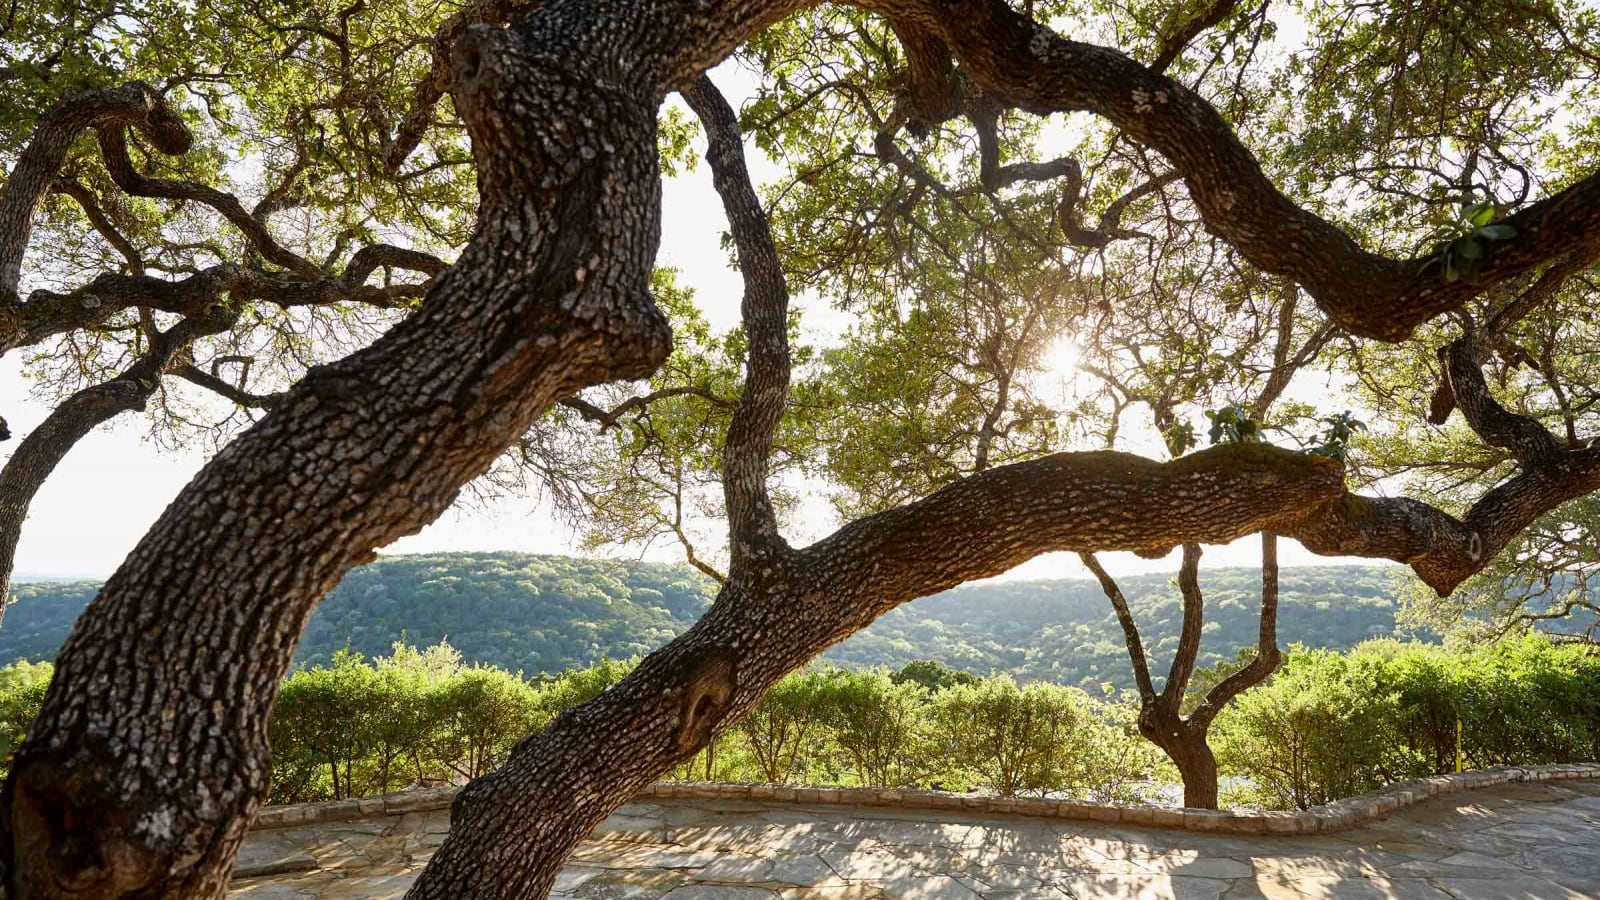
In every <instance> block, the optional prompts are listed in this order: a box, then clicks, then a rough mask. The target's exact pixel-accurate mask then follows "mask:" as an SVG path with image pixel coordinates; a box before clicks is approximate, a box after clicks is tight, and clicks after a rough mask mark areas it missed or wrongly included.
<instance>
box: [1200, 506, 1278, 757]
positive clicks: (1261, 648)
mask: <svg viewBox="0 0 1600 900" xmlns="http://www.w3.org/2000/svg"><path fill="white" fill-rule="evenodd" d="M1281 660H1282V654H1281V653H1280V652H1279V650H1278V536H1277V535H1275V534H1273V533H1272V532H1270V531H1264V532H1262V533H1261V630H1260V632H1259V634H1258V636H1257V639H1256V656H1255V659H1252V660H1250V662H1249V664H1248V665H1246V666H1245V667H1244V668H1242V669H1240V670H1238V671H1237V672H1234V673H1233V674H1231V675H1229V676H1228V677H1227V678H1224V679H1222V680H1221V681H1219V682H1217V683H1216V684H1215V685H1213V686H1212V687H1211V690H1210V691H1208V692H1207V693H1206V697H1205V699H1204V700H1203V701H1201V703H1200V705H1199V706H1198V707H1196V708H1195V710H1194V712H1193V713H1192V714H1190V716H1189V721H1190V722H1192V723H1194V724H1195V725H1196V726H1197V727H1199V728H1201V729H1205V728H1207V727H1209V726H1210V724H1211V720H1212V719H1215V718H1216V717H1217V713H1219V712H1221V711H1222V710H1223V708H1224V707H1226V706H1227V705H1228V703H1229V702H1230V701H1232V700H1233V698H1234V697H1237V696H1239V694H1241V693H1243V692H1244V691H1246V690H1248V689H1249V688H1252V687H1255V686H1256V685H1258V684H1260V683H1261V682H1263V681H1266V680H1267V676H1268V675H1271V674H1272V673H1273V672H1275V671H1277V669H1278V663H1279V662H1280V661H1281Z"/></svg>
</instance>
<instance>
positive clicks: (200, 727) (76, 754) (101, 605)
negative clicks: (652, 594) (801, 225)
mask: <svg viewBox="0 0 1600 900" xmlns="http://www.w3.org/2000/svg"><path fill="white" fill-rule="evenodd" d="M564 9H565V10H566V13H567V16H566V18H565V19H563V18H562V17H561V16H560V15H551V16H549V17H547V18H548V19H549V20H550V21H547V22H546V25H547V27H548V28H550V29H552V30H556V31H562V30H563V29H564V34H565V37H563V36H562V35H559V34H557V35H545V36H543V38H544V40H546V41H549V43H547V44H544V46H574V45H576V46H584V44H583V40H582V39H581V38H574V37H573V35H577V34H584V33H586V31H585V28H584V27H582V26H591V27H590V28H589V29H588V32H592V25H593V22H592V21H591V18H590V16H591V15H592V11H590V10H586V9H582V8H578V9H574V8H572V7H571V6H568V7H564ZM575 20H580V21H575ZM575 41H576V44H574V42H575ZM610 49H614V48H608V47H606V46H599V45H596V46H591V47H590V48H589V49H588V50H587V51H584V50H579V51H574V52H571V53H565V54H561V55H557V56H542V57H539V58H535V57H534V56H533V55H532V54H529V53H528V52H526V50H525V49H524V48H523V46H521V42H520V40H519V38H518V36H517V35H516V34H515V33H513V32H509V31H499V30H491V29H478V30H474V31H473V32H470V33H469V34H468V36H467V38H465V39H463V42H462V45H461V46H458V52H457V59H458V69H457V72H456V86H455V93H456V96H455V100H456V106H457V109H458V110H459V111H460V112H461V114H462V115H463V117H464V118H465V119H466V121H467V123H468V126H469V129H470V131H471V133H472V138H473V148H474V154H475V157H476V159H477V162H478V167H479V171H480V190H481V192H482V205H481V207H480V215H479V231H478V233H477V234H476V235H475V237H474V239H473V241H472V243H471V244H470V245H469V246H468V248H467V249H466V251H465V252H464V253H463V254H462V257H461V260H460V262H459V264H458V265H457V266H456V267H455V268H454V269H452V270H450V271H448V272H446V273H445V274H443V275H441V276H440V278H439V280H438V282H437V283H436V285H435V287H434V289H433V290H432V291H430V293H429V296H428V299H427V300H426V302H425V303H424V305H423V308H422V309H421V310H420V311H419V312H418V313H417V314H416V315H414V316H412V317H411V318H409V319H408V320H406V321H405V322H403V323H401V324H399V325H397V326H396V327H395V328H394V329H393V330H391V331H390V332H389V333H388V334H386V335H385V336H384V337H383V338H382V339H381V340H379V341H378V342H377V343H375V344H374V345H373V346H372V347H370V348H368V349H367V350H364V351H362V352H360V353H357V354H355V355H353V356H352V357H350V358H348V359H346V360H343V361H341V362H338V363H335V364H333V365H330V366H326V367H319V368H317V369H315V370H313V371H312V372H311V373H310V374H308V376H307V377H306V378H305V380H304V381H302V382H301V383H300V384H299V385H297V386H296V387H295V388H294V389H293V390H292V391H291V392H290V393H289V394H288V395H287V396H286V397H285V398H284V400H283V402H282V403H281V404H280V405H279V407H278V408H277V409H275V410H273V412H272V413H270V414H269V415H268V416H267V417H265V418H264V419H263V420H262V421H261V422H260V423H259V424H258V425H257V426H256V427H254V428H252V429H251V430H250V431H249V432H247V433H246V434H244V435H243V436H241V437H240V438H239V439H238V440H237V441H235V442H234V443H233V444H231V445H230V446H228V447H227V448H225V449H224V450H223V451H222V452H221V453H220V454H218V455H217V457H216V458H215V459H214V460H213V461H212V463H211V464H210V465H208V466H207V467H206V468H205V469H203V470H202V471H201V473H200V474H199V475H198V476H197V477H196V478H195V480H194V481H193V482H191V483H190V484H189V486H188V487H186V488H185V489H184V490H183V491H182V492H181V493H180V494H179V496H178V497H177V499H176V500H174V501H173V503H172V505H171V506H169V507H168V509H167V510H166V512H165V513H164V514H163V515H162V517H161V519H160V520H159V521H158V522H157V523H156V525H155V526H154V527H153V528H152V529H151V531H150V532H149V534H148V535H146V537H145V538H144V539H143V540H142V541H141V542H140V544H139V545H138V546H137V547H136V548H135V549H134V550H133V552H132V553H131V554H130V555H129V557H128V559H127V561H126V562H125V563H124V564H123V566H122V567H121V568H120V569H119V570H118V571H117V573H116V574H115V575H114V576H113V577H112V578H111V580H110V581H109V582H107V584H106V586H105V587H104V588H103V589H102V591H101V593H100V595H99V596H98V597H97V598H96V599H95V601H94V602H93V603H92V604H91V605H90V607H89V609H88V610H87V611H86V612H85V614H84V615H83V617H82V618H81V619H80V620H79V622H78V625H77V627H76V628H75V629H74V631H73V632H72V635H71V636H70V637H69V638H68V640H67V643H66V645H65V646H64V647H63V649H62V652H61V655H60V657H59V660H58V662H57V668H56V677H55V680H54V682H53V684H52V685H51V687H50V692H49V694H48V696H47V698H46V700H45V705H44V709H43V712H42V714H41V715H40V717H39V720H38V725H37V727H36V728H35V729H34V730H33V731H32V732H30V734H29V735H28V739H27V741H26V742H25V743H24V745H23V746H22V748H21V749H20V750H19V752H18V754H17V758H16V762H15V764H14V767H13V769H12V773H11V777H10V779H9V780H8V782H7V799H8V801H9V803H8V805H9V816H8V818H7V820H6V821H5V822H4V825H5V834H4V836H3V837H4V845H3V847H0V850H3V852H4V859H5V860H6V862H7V867H6V878H7V881H8V886H9V889H10V890H9V893H10V896H11V897H13V898H15V900H24V898H42V897H68V896H70V897H77V898H83V897H120V896H132V895H137V896H152V897H153V896H161V897H220V896H221V895H222V894H223V892H224V890H225V887H226V884H227V881H228V877H229V874H230V871H231V868H232V861H233V858H234V855H235V853H236V851H237V846H238V843H239V841H240V839H241V838H242V837H243V834H244V830H245V827H246V825H247V824H248V823H249V821H250V817H251V815H252V814H253V813H254V810H255V808H256V806H257V804H258V803H259V802H260V801H261V799H262V796H263V794H264V792H265V790H266V788H267V784H268V779H267V773H268V750H267V729H266V725H267V720H268V717H269V714H270V711H271V708H272V704H273V701H274V700H275V698H276V695H277V690H278V685H279V682H280V680H281V679H282V677H283V675H284V674H285V672H286V671H287V669H288V665H289V661H290V658H291V656H292V655H293V652H294V647H295V642H296V640H297V639H298V637H299V634H300V631H301V629H302V627H303V625H304V623H305V620H306V618H307V617H308V616H309V615H310V613H311V610H312V608H313V607H314V606H315V604H316V602H317V601H318V600H319V599H320V598H321V597H322V596H323V595H324V594H326V592H327V591H328V590H329V589H330V588H331V587H332V586H333V585H334V584H335V583H336V582H337V581H338V579H339V578H340V576H341V575H343V573H344V572H345V571H347V570H348V569H350V568H351V567H353V566H355V565H357V564H360V563H362V562H364V561H366V560H368V559H370V558H371V556H372V548H374V547H377V546H381V545H383V544H386V543H388V542H389V541H392V540H393V539H395V538H397V537H399V536H401V535H404V534H409V533H412V532H415V531H416V530H418V529H419V528H421V527H422V526H423V525H425V524H426V523H428V522H430V521H432V520H433V519H434V518H435V517H437V516H438V515H439V514H440V513H441V512H442V511H443V510H444V509H446V508H447V507H448V506H449V505H450V503H451V502H452V501H453V500H454V498H455V495H456V491H457V490H458V489H459V487H460V486H461V485H462V484H464V483H465V482H467V481H468V480H470V479H472V478H474V477H476V476H477V475H479V474H481V473H482V472H483V471H484V470H485V469H486V468H487V467H488V465H489V463H490V462H491V461H492V460H493V459H494V458H495V457H496V456H497V455H498V454H499V453H500V452H501V451H502V449H503V448H504V447H506V446H507V445H509V444H510V443H511V442H512V441H513V440H515V439H516V437H518V436H519V435H520V434H522V433H523V432H524V431H525V430H526V429H527V427H528V426H529V425H530V424H531V422H532V421H533V419H534V417H535V416H537V415H538V414H539V413H540V412H542V411H543V410H545V409H547V408H548V407H549V406H550V405H551V404H552V403H553V402H554V401H555V400H557V399H559V398H561V397H565V396H569V395H571V394H572V393H573V392H575V391H577V390H579V389H581V388H583V387H585V386H587V385H589V384H593V383H596V382H600V381H606V380H611V379H616V378H630V377H639V376H642V375H644V374H646V373H648V372H649V371H650V370H651V369H652V368H653V367H654V366H655V365H657V364H659V362H660V360H661V359H662V358H663V357H664V356H665V354H666V351H667V349H668V344H669V340H668V338H669V335H668V332H667V329H666V327H665V323H664V321H663V319H662V318H661V317H660V314H659V313H658V312H657V311H656V310H655V308H654V306H653V305H652V304H651V303H650V300H649V282H648V279H649V273H650V266H651V261H652V260H653V259H654V256H655V250H656V244H657V241H658V238H659V189H660V179H659V172H658V170H657V161H656V145H655V116H656V108H657V104H658V103H659V100H660V97H659V93H658V91H657V90H656V89H655V87H654V85H653V84H652V83H649V82H648V81H647V82H646V83H645V84H643V85H640V84H636V83H631V82H628V81H627V79H628V77H629V76H630V75H632V74H636V73H630V72H626V71H618V69H617V66H616V63H615V61H614V60H613V59H612V58H611V56H610V54H609V50H610ZM578 123H587V124H586V125H584V126H583V127H579V125H578Z"/></svg>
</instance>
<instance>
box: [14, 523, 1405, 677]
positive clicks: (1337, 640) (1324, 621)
mask: <svg viewBox="0 0 1600 900" xmlns="http://www.w3.org/2000/svg"><path fill="white" fill-rule="evenodd" d="M1259 577H1260V576H1259V574H1258V573H1257V572H1256V571H1255V570H1251V569H1219V570H1214V571H1206V572H1204V573H1203V575H1202V585H1203V586H1204V587H1205V589H1206V591H1207V609H1208V613H1207V614H1208V624H1207V625H1206V637H1205V644H1204V650H1205V657H1204V659H1203V660H1202V664H1204V665H1210V664H1211V663H1214V662H1216V661H1218V660H1220V659H1223V658H1232V657H1233V656H1234V655H1235V653H1236V651H1237V649H1238V648H1239V647H1242V646H1245V645H1247V644H1251V643H1253V641H1254V633H1255V628H1256V619H1255V616H1256V604H1257V602H1258V595H1257V593H1256V592H1257V590H1258V587H1257V585H1258V579H1259ZM1389 578H1390V576H1389V574H1388V570H1385V569H1381V568H1377V567H1333V566H1328V567H1310V568H1295V569H1285V570H1284V571H1283V573H1282V578H1281V582H1282V601H1281V605H1282V609H1281V612H1280V625H1279V634H1280V636H1281V638H1282V641H1283V643H1284V644H1285V645H1287V644H1290V643H1296V642H1298V643H1303V644H1306V645H1307V646H1311V647H1331V648H1336V649H1342V648H1346V647H1350V646H1353V645H1354V644H1356V643H1358V642H1360V641H1362V640H1365V639H1367V638H1370V637H1374V636H1382V635H1389V634H1392V633H1393V632H1394V604H1393V601H1392V600H1391V599H1390V581H1389ZM1122 585H1123V590H1124V592H1125V593H1126V594H1127V595H1128V600H1129V602H1130V603H1131V604H1132V605H1133V607H1134V609H1135V612H1136V615H1137V616H1138V618H1139V621H1140V625H1141V628H1142V629H1143V631H1144V634H1145V640H1146V644H1147V645H1148V646H1149V648H1150V649H1151V650H1152V651H1153V653H1154V654H1155V663H1156V666H1157V667H1158V668H1159V667H1161V666H1163V665H1164V660H1165V655H1166V654H1167V653H1170V651H1171V649H1172V647H1173V645H1174V644H1175V643H1176V640H1177V627H1178V621H1179V598H1178V592H1177V589H1176V588H1175V587H1173V586H1172V584H1171V578H1170V576H1167V575H1145V576H1136V577H1131V578H1126V579H1123V581H1122ZM712 587H713V586H712V584H711V583H710V582H709V581H707V580H706V579H705V578H704V577H702V576H700V575H698V574H696V573H694V572H693V571H691V570H689V569H687V568H683V567H678V566H664V565H656V564H650V563H637V562H627V561H620V560H602V559H578V558H572V557H561V556H534V555H530V554H520V553H450V554H432V555H416V556H390V557H384V558H382V559H380V560H379V561H377V562H375V563H373V564H371V565H368V566H365V567H363V568H360V569H357V570H355V571H353V572H351V573H350V574H349V575H348V576H346V577H345V579H344V581H343V582H342V583H340V585H339V586H338V587H337V588H335V589H334V591H333V593H332V594H331V595H329V597H328V599H327V600H326V601H325V602H324V603H323V604H322V606H321V608H319V609H318V610H317V612H316V614H315V615H314V616H313V617H312V619H311V623H310V625H309V626H308V627H307V629H306V634H305V637H304V639H303V640H302V642H301V645H300V652H299V654H298V656H297V662H298V663H300V664H302V665H314V664H316V663H319V662H324V661H326V660H327V659H328V658H329V657H330V656H331V655H332V654H333V653H334V652H335V651H337V650H338V649H340V648H342V647H345V646H349V647H351V648H353V649H355V650H357V651H360V652H361V653H363V654H366V655H369V656H371V655H379V654H384V653H387V652H388V651H389V647H390V645H391V644H393V642H394V641H396V640H399V639H400V638H401V637H402V636H403V637H404V638H405V639H406V640H407V641H409V642H411V643H413V644H419V645H426V644H431V643H435V642H437V641H439V640H442V639H448V640H449V641H450V643H451V644H453V645H454V646H455V647H456V648H457V649H459V650H460V651H461V653H462V655H463V656H464V657H465V658H466V659H467V660H469V661H473V662H484V663H492V664H494V665H498V666H502V667H504V668H507V669H512V670H522V671H524V672H526V673H528V674H530V675H531V674H533V673H536V672H541V671H543V672H555V671H560V670H563V669H567V668H571V667H574V666H583V665H588V664H590V663H593V662H594V661H595V660H597V659H599V658H601V657H602V656H613V657H627V656H633V655H636V654H640V653H644V652H646V651H648V650H650V649H651V648H653V647H656V646H658V645H660V644H661V643H662V642H664V641H666V640H668V639H669V638H671V637H672V636H673V635H676V634H678V633H679V632H681V631H682V630H683V629H685V628H687V627H688V626H689V624H690V623H691V622H693V621H694V620H695V618H696V617H698V616H699V615H700V613H701V612H702V611H704V609H705V607H706V605H707V604H708V603H709V602H710V596H711V591H712ZM96 588H97V585H95V584H93V583H90V582H33V583H24V584H18V585H17V586H16V588H15V591H16V594H17V597H18V601H17V603H16V604H15V605H13V606H12V607H11V608H10V609H9V611H8V612H7V613H6V617H5V620H4V624H3V625H0V661H4V662H9V661H11V660H14V659H19V658H25V659H30V660H39V659H48V658H50V657H52V656H54V654H55V652H56V650H57V648H59V647H60V644H61V641H62V640H63V639H65V637H66V634H67V631H68V630H69V629H70V628H71V623H72V621H73V620H74V619H75V618H76V617H77V615H78V613H79V612H80V611H82V609H83V607H84V605H85V604H87V603H88V602H89V600H90V599H91V598H92V597H93V595H94V591H95V589H96ZM827 656H828V658H829V659H831V660H833V661H835V662H838V663H841V664H845V665H851V666H873V665H887V666H894V667H899V666H901V665H904V664H905V663H907V662H910V661H911V660H914V659H933V660H937V661H939V662H942V663H945V664H947V665H951V666H956V667H959V668H963V669H967V670H970V671H974V672H979V673H985V674H986V673H989V672H991V671H1004V672H1010V673H1012V674H1014V675H1016V676H1017V677H1018V678H1021V679H1026V680H1050V681H1056V682H1060V683H1064V684H1079V685H1082V686H1085V687H1093V686H1095V685H1098V684H1100V683H1112V684H1116V685H1118V686H1126V685H1128V684H1129V683H1130V678H1129V675H1128V664H1127V659H1126V656H1125V655H1124V650H1123V647H1122V638H1121V632H1120V631H1119V630H1118V629H1117V627H1116V622H1115V620H1114V619H1113V618H1112V615H1111V609H1110V605H1109V604H1108V603H1107V602H1106V600H1105V598H1104V596H1102V595H1101V593H1100V589H1099V586H1098V585H1097V584H1095V583H1094V582H1092V581H1087V580H1084V581H1078V580H1063V581H1014V582H1001V583H995V584H982V585H969V586H966V587H963V588H959V589H957V590H954V591H950V592H948V593H945V594H941V595H939V596H936V597H929V598H926V599H923V600H919V601H917V602H915V603H912V604H909V605H907V606H904V607H902V608H900V609H897V610H894V611H892V612H890V613H889V614H888V615H886V616H884V617H883V618H882V619H880V620H879V621H878V622H877V623H876V624H874V625H873V626H872V627H871V628H869V629H868V630H867V631H865V632H863V633H861V634H859V635H857V636H855V637H854V638H851V639H850V640H848V641H846V642H844V643H842V644H840V645H838V646H836V647H834V648H833V649H832V650H830V651H829V652H828V655H827Z"/></svg>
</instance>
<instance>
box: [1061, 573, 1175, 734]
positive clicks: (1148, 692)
mask: <svg viewBox="0 0 1600 900" xmlns="http://www.w3.org/2000/svg"><path fill="white" fill-rule="evenodd" d="M1078 559H1080V560H1082V561H1083V564H1084V566H1085V567H1086V568H1087V569H1088V570H1089V571H1090V572H1093V573H1094V577H1095V578H1097V579H1099V581H1100V589H1101V590H1102V591H1105V595H1106V599H1108V600H1110V601H1111V608H1112V609H1114V610H1116V613H1117V624H1119V625H1121V626H1122V639H1123V640H1124V641H1125V642H1126V643H1127V645H1128V659H1129V660H1131V661H1132V662H1133V678H1134V681H1135V682H1136V683H1137V684H1138V686H1139V699H1140V700H1141V701H1142V702H1144V703H1149V702H1151V701H1153V700H1154V699H1155V697H1156V689H1155V686H1154V685H1153V684H1151V682H1150V663H1149V661H1148V660H1146V659H1145V655H1144V640H1143V639H1141V638H1140V637H1139V625H1138V623H1136V622H1134V620H1133V612H1132V611H1131V610H1130V609H1129V608H1128V598H1127V597H1124V596H1123V594H1122V588H1120V587H1118V586H1117V582H1116V580H1115V579H1113V578H1112V577H1111V575H1110V573H1108V572H1107V571H1106V570H1105V567H1104V566H1102V565H1100V560H1099V559H1097V558H1096V557H1095V555H1094V554H1093V553H1080V554H1078Z"/></svg>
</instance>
